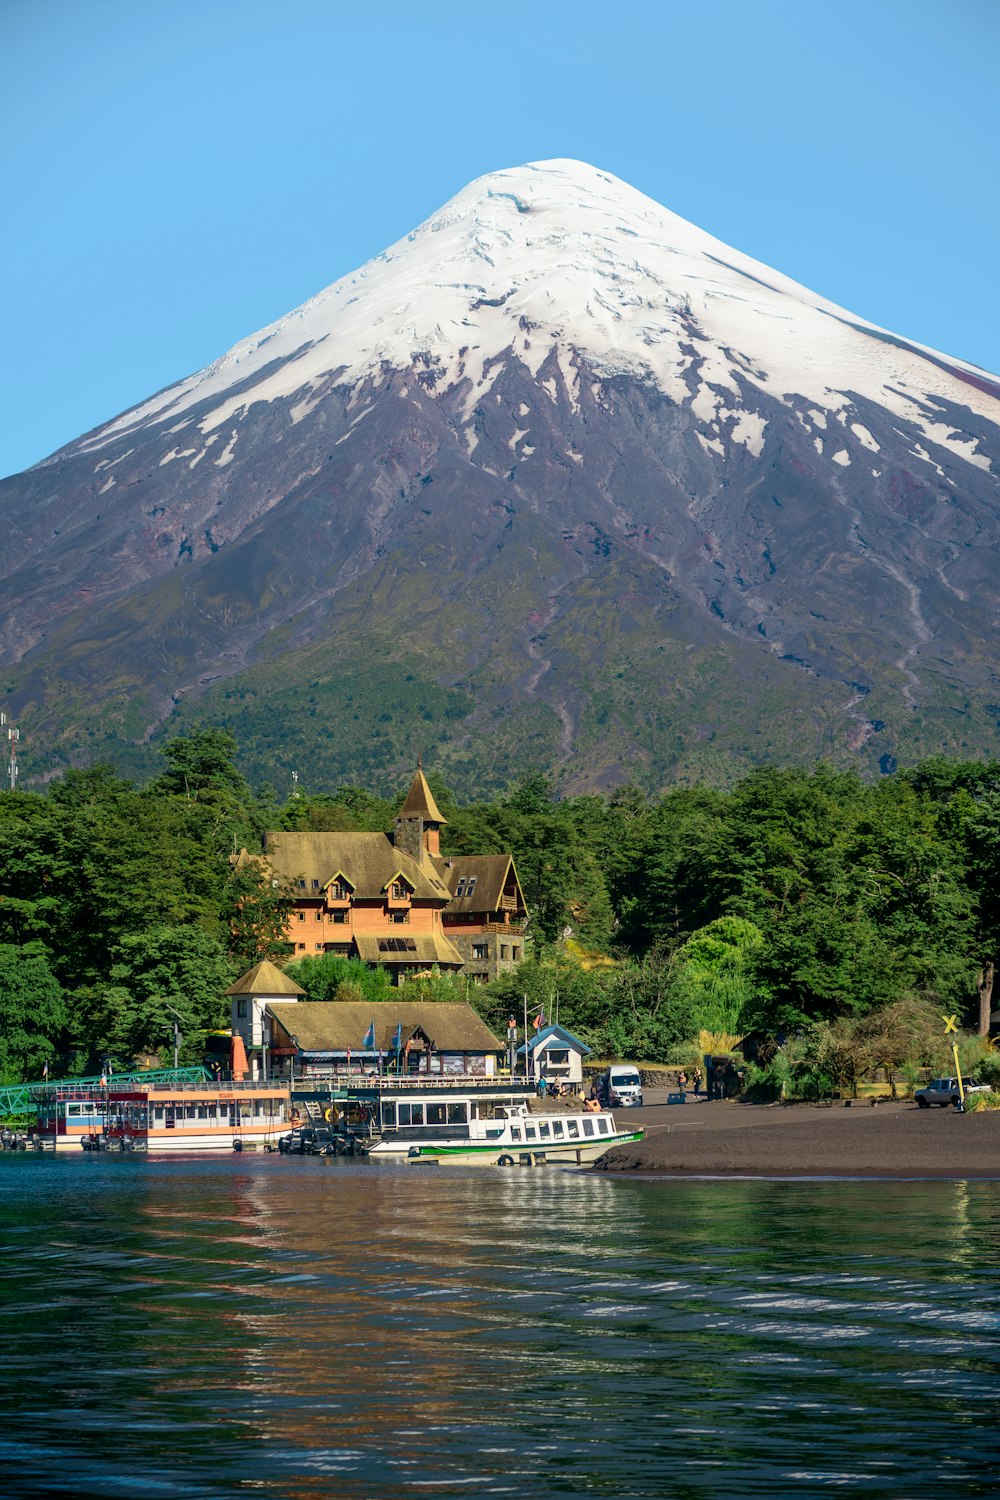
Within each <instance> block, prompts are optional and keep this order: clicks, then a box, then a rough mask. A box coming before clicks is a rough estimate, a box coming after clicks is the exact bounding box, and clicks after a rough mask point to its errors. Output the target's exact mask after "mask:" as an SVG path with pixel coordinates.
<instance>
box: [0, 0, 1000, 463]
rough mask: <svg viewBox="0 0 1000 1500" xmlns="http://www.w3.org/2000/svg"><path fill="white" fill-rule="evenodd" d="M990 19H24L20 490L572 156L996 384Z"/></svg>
mask: <svg viewBox="0 0 1000 1500" xmlns="http://www.w3.org/2000/svg"><path fill="white" fill-rule="evenodd" d="M998 84H1000V3H998V0H659V3H652V0H649V3H647V0H617V3H611V4H607V3H604V4H595V3H590V0H578V3H576V4H568V3H564V0H532V3H525V0H505V3H504V4H502V5H500V4H493V5H483V4H478V3H476V0H462V3H457V0H425V3H424V4H422V5H414V4H412V0H407V3H399V0H375V3H371V4H357V3H341V0H325V3H323V0H2V4H0V184H2V193H3V200H2V201H3V207H4V214H3V220H4V230H3V233H2V235H0V285H2V287H3V292H4V316H3V327H4V332H5V349H4V360H3V377H2V378H3V391H2V398H3V399H2V413H3V421H2V422H0V474H8V473H12V472H14V471H16V470H18V469H21V468H24V467H26V466H28V465H29V464H31V463H34V462H37V461H38V460H39V459H41V458H43V457H45V456H46V455H47V454H48V453H50V452H52V451H53V450H54V449H56V448H58V447H59V446H61V445H62V444H63V443H66V442H69V441H71V440H72V439H73V438H75V437H77V436H79V435H80V434H81V433H82V432H84V431H86V430H87V429H88V428H90V427H93V426H96V425H98V424H99V423H101V422H103V421H105V420H108V419H110V418H111V417H113V416H115V415H116V414H117V413H118V412H120V411H122V410H124V409H125V408H126V407H128V406H131V405H133V404H134V403H136V402H138V401H140V400H141V399H143V398H144V397H146V396H148V395H150V394H152V393H153V392H154V391H156V390H158V389H160V388H162V387H163V386H165V385H168V384H170V383H171V382H172V381H174V380H177V379H179V378H181V377H182V376H184V375H186V374H189V373H190V372H191V371H193V370H197V369H199V368H201V367H202V366H203V365H205V364H208V363H209V362H210V361H211V360H213V359H215V358H216V357H217V356H218V355H220V354H222V353H223V352H224V351H225V350H226V349H227V348H228V347H229V346H230V345H231V344H233V343H234V342H235V341H236V340H237V339H239V338H242V337H244V336H245V335H247V334H249V333H252V332H254V331H255V330H256V329H258V328H260V327H262V326H263V325H264V324H266V323H268V322H270V321H272V320H273V319H274V318H276V317H278V316H280V315H281V314H282V313H284V312H287V311H288V310H289V309H290V308H292V307H294V306H296V305H297V304H298V303H300V302H302V301H304V300H305V298H307V297H309V296H311V295H312V294H313V293H315V292H317V291H318V290H320V288H321V287H323V286H326V285H328V284H329V283H330V282H331V281H334V280H336V278H337V277H338V276H341V275H343V274H344V273H345V272H347V271H349V270H352V269H353V268H354V267H355V266H357V265H359V264H361V263H362V262H363V261H365V260H366V259H368V258H369V257H370V256H372V255H374V254H377V253H378V252H379V251H380V250H382V249H383V248H384V247H385V246H386V245H387V244H389V243H391V241H393V240H395V239H397V238H399V236H400V235H402V234H405V233H406V232H407V231H408V230H410V229H411V228H412V227H413V226H414V225H415V224H417V223H418V222H420V220H422V219H424V218H426V217H427V216H428V215H429V214H430V213H431V212H432V211H433V210H434V209H435V208H437V207H439V206H440V204H441V203H443V202H444V201H445V200H446V199H447V198H449V197H450V196H451V195H452V194H453V193H455V192H457V191H458V189H459V188H461V187H463V186H464V185H465V184H466V183H467V182H468V181H470V180H471V179H472V178H473V177H476V176H479V175H480V174H481V173H483V172H486V171H490V170H493V169H495V168H498V167H507V166H514V165H516V164H518V163H520V162H524V161H532V160H539V159H542V158H546V157H555V156H572V157H578V158H581V159H583V160H585V161H590V162H592V163H594V164H595V165H597V166H600V167H603V168H605V169H606V170H608V171H611V172H614V173H616V174H617V175H618V176H619V177H622V178H624V179H625V180H626V181H628V182H630V183H632V184H633V186H635V187H637V188H639V189H641V190H642V191H643V192H645V193H648V194H649V195H650V196H651V197H653V198H656V199H657V200H658V201H659V202H661V203H663V204H664V205H665V206H666V207H668V208H670V209H672V210H673V211H674V212H675V213H679V214H681V215H683V216H684V217H685V218H688V219H691V220H693V221H694V222H695V223H697V224H699V225H700V226H701V227H702V228H703V229H706V230H708V231H710V232H711V233H712V234H715V235H717V236H719V238H721V239H723V240H725V241H727V242H728V243H730V244H731V245H734V246H736V247H738V248H739V249H740V250H743V251H745V252H746V253H747V254H749V255H753V256H756V257H757V258H758V259H760V260H763V261H765V262H767V263H769V264H770V265H772V266H775V267H777V268H778V269H779V270H781V271H783V272H785V273H786V274H788V275H790V276H793V277H795V278H797V279H798V280H799V281H802V282H805V283H806V284H807V285H808V286H810V287H812V288H813V289H814V290H815V291H817V292H820V293H822V294H823V295H825V296H827V297H831V298H833V299H834V300H835V301H837V302H840V303H842V304H843V305H845V306H846V307H848V308H850V309H851V310H852V311H853V312H856V313H859V314H861V315H862V316H864V317H866V318H870V319H872V320H873V321H875V322H878V323H881V324H883V325H884V326H886V327H888V328H891V329H892V330H893V331H895V332H898V333H901V334H904V335H907V336H908V337H910V338H915V339H917V340H919V341H921V342H923V343H927V344H930V345H932V346H934V347H936V348H939V349H942V350H944V351H946V352H947V353H950V354H956V355H959V356H961V357H963V358H965V359H969V360H972V361H974V362H975V363H977V364H981V365H983V366H985V367H986V368H987V369H990V370H992V371H994V372H998V371H1000V291H998V279H1000V278H998V275H997V260H998V240H1000V235H998V221H1000V199H998V194H997V191H996V165H995V163H996V113H995V111H996V101H997V98H998V92H1000V91H998Z"/></svg>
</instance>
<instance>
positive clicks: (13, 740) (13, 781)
mask: <svg viewBox="0 0 1000 1500" xmlns="http://www.w3.org/2000/svg"><path fill="white" fill-rule="evenodd" d="M2 729H6V731H7V743H8V745H9V746H10V754H9V758H8V761H7V779H8V781H9V782H10V789H11V791H12V792H15V791H16V790H17V742H18V740H19V739H20V738H21V731H20V730H19V729H15V728H14V725H13V724H8V723H7V715H6V714H5V713H0V730H2Z"/></svg>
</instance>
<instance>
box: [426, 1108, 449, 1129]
mask: <svg viewBox="0 0 1000 1500" xmlns="http://www.w3.org/2000/svg"><path fill="white" fill-rule="evenodd" d="M425 1108H426V1110H427V1123H428V1125H443V1124H444V1123H445V1106H444V1105H443V1104H428V1105H426V1106H425Z"/></svg>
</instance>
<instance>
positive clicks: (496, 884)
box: [434, 854, 527, 912]
mask: <svg viewBox="0 0 1000 1500" xmlns="http://www.w3.org/2000/svg"><path fill="white" fill-rule="evenodd" d="M513 866H514V861H513V859H512V858H511V856H510V855H509V854H455V855H451V856H449V857H447V858H441V857H438V858H436V859H435V860H434V867H435V869H436V870H437V871H438V874H439V875H440V877H441V879H442V880H443V881H444V882H445V883H446V884H447V886H448V889H449V891H450V892H451V900H450V901H449V903H448V908H447V909H448V911H449V912H457V911H496V910H497V908H498V907H499V905H500V897H501V896H502V895H503V892H504V886H505V885H506V884H507V874H508V871H509V870H511V869H512V867H513ZM462 879H464V880H465V882H466V889H467V888H468V882H469V881H470V880H474V881H475V886H474V887H473V890H472V893H471V895H463V896H459V895H458V894H457V891H458V882H459V880H462ZM514 879H515V881H517V889H518V892H519V893H520V896H521V902H522V905H523V903H524V893H523V892H522V891H521V883H520V881H519V880H517V870H516V868H515V869H514ZM526 909H527V908H525V910H526Z"/></svg>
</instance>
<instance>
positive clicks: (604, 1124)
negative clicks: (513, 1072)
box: [369, 1097, 645, 1167]
mask: <svg viewBox="0 0 1000 1500" xmlns="http://www.w3.org/2000/svg"><path fill="white" fill-rule="evenodd" d="M484 1102H485V1101H479V1100H472V1099H461V1098H458V1099H448V1100H441V1099H431V1098H428V1099H421V1098H418V1097H411V1098H409V1099H406V1100H402V1099H400V1100H398V1101H396V1100H394V1101H391V1112H389V1111H387V1109H386V1101H383V1104H382V1135H381V1139H380V1140H379V1141H378V1142H377V1144H375V1145H373V1146H372V1147H371V1148H370V1150H369V1155H370V1156H371V1158H372V1159H373V1160H375V1161H378V1160H379V1159H385V1158H389V1159H391V1160H396V1161H400V1160H404V1161H407V1160H408V1161H444V1162H448V1161H455V1162H484V1163H486V1164H487V1165H489V1166H501V1167H506V1166H511V1167H512V1166H517V1165H522V1164H523V1165H525V1166H527V1165H534V1164H535V1163H537V1162H541V1161H545V1162H567V1163H571V1164H573V1165H576V1166H580V1165H582V1164H583V1163H584V1162H592V1161H596V1160H597V1158H598V1157H599V1156H603V1155H604V1153H605V1151H608V1150H610V1148H611V1147H612V1146H621V1145H625V1144H626V1143H628V1142H632V1141H641V1140H642V1138H643V1136H644V1134H645V1131H644V1130H643V1128H642V1126H641V1125H638V1126H634V1127H631V1128H629V1129H626V1130H623V1129H621V1128H620V1127H619V1126H618V1125H617V1124H616V1122H615V1117H614V1115H612V1114H609V1113H608V1112H607V1111H606V1110H602V1111H600V1112H599V1113H598V1112H594V1113H591V1112H590V1111H588V1110H580V1111H578V1112H571V1111H568V1110H565V1111H564V1110H559V1111H557V1112H555V1111H554V1112H552V1113H544V1114H543V1113H535V1112H533V1111H531V1110H529V1109H528V1107H527V1105H526V1104H524V1103H508V1104H499V1103H496V1104H492V1105H491V1106H490V1107H489V1109H488V1110H486V1109H484V1108H483V1104H484Z"/></svg>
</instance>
